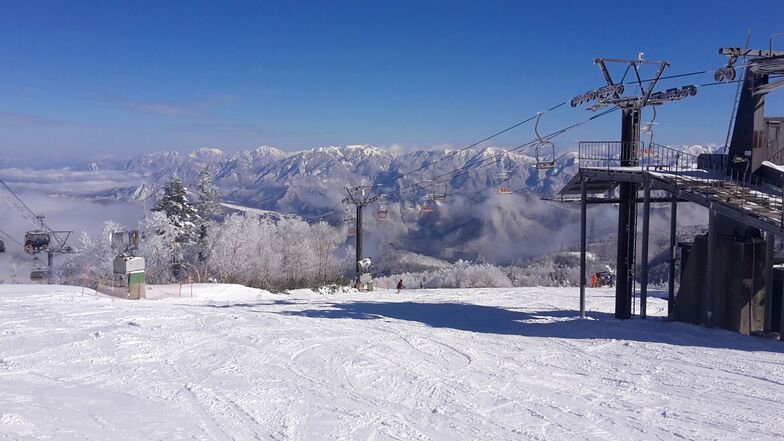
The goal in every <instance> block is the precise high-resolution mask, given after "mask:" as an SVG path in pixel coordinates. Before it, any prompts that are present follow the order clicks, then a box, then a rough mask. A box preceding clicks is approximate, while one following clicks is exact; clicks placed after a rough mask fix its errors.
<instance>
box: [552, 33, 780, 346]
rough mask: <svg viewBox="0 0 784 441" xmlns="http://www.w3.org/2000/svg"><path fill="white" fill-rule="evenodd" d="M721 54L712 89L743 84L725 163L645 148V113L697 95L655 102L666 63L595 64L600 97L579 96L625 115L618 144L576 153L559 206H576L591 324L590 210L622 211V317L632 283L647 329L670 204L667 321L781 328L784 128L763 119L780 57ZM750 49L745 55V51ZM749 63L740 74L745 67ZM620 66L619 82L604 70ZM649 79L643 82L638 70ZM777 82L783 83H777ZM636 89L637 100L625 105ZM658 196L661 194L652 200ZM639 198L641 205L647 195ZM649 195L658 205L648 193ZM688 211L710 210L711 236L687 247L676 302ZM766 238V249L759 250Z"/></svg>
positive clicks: (669, 95)
mask: <svg viewBox="0 0 784 441" xmlns="http://www.w3.org/2000/svg"><path fill="white" fill-rule="evenodd" d="M780 35H781V34H779V35H775V36H773V37H771V40H770V44H769V47H768V49H748V48H745V49H741V48H721V49H719V54H720V55H722V56H724V57H726V62H725V63H724V64H723V65H722V66H721V67H720V68H719V69H718V70H717V71H716V72H715V75H714V79H715V80H716V81H717V82H735V81H736V80H735V78H736V77H740V76H741V75H738V74H739V73H740V72H737V70H738V69H741V68H742V78H740V79H739V80H738V84H739V86H738V91H737V94H736V98H735V102H734V108H733V112H732V120H731V122H730V127H729V130H728V133H727V143H726V145H725V148H724V151H723V152H721V153H713V154H702V155H696V156H695V155H690V154H688V153H686V152H683V151H680V150H677V149H674V148H671V147H667V146H663V145H659V144H655V143H654V142H653V139H652V137H651V140H650V141H649V142H648V145H645V144H644V143H643V142H641V140H640V133H641V125H640V116H641V111H642V110H643V108H645V107H649V106H660V105H662V104H665V103H667V102H670V101H674V100H681V99H684V98H687V97H691V96H694V95H696V93H697V87H696V86H693V85H686V86H682V87H678V88H671V89H666V90H663V91H657V90H656V85H657V83H658V82H659V80H660V79H662V74H663V73H664V71H665V69H666V68H667V67H668V66H669V63H667V62H665V61H657V62H651V61H647V60H645V59H644V58H643V55H642V54H640V55H639V56H638V58H637V59H636V60H619V59H606V58H597V59H596V60H594V61H595V63H596V64H597V65H598V66H599V69H600V71H601V73H602V76H603V77H604V80H605V84H604V85H602V86H601V87H599V88H597V89H594V90H591V91H588V92H586V93H584V94H581V95H578V96H576V97H574V98H573V99H572V100H571V102H570V104H571V105H572V107H577V106H581V105H584V104H586V105H587V109H588V110H592V111H596V110H598V109H601V108H604V107H607V106H617V108H618V109H619V110H620V111H621V112H622V116H621V136H620V140H616V141H584V142H581V143H580V147H579V154H578V159H579V173H578V174H577V175H575V176H574V178H573V179H572V180H571V181H570V182H569V183H567V184H566V185H565V186H564V187H563V188H562V189H561V191H560V197H561V200H562V201H564V202H579V203H580V205H581V258H580V263H581V270H582V272H581V280H580V309H581V314H582V315H583V316H584V315H585V284H586V276H585V269H586V260H585V253H586V223H587V215H586V210H587V206H588V205H589V204H618V207H619V210H618V244H617V264H616V265H617V266H616V277H617V284H616V291H615V300H616V301H615V316H616V317H617V318H620V319H628V318H630V317H631V316H632V313H633V298H634V297H633V296H634V294H635V290H636V285H635V284H636V283H637V282H639V286H640V309H639V314H640V317H641V318H645V317H646V301H647V290H648V286H647V285H648V236H649V229H650V203H651V202H668V203H670V207H671V208H670V223H671V225H670V227H671V228H670V244H669V245H670V246H669V248H670V253H669V255H670V259H669V284H668V315H669V318H670V319H674V320H680V321H686V322H691V323H699V324H704V325H706V326H720V327H723V328H727V329H731V330H735V331H739V332H743V333H756V332H763V333H766V334H768V335H778V333H780V332H781V331H782V329H783V327H782V318H783V317H784V312H783V311H782V309H784V302H782V300H781V297H782V294H781V292H782V290H784V276H782V274H780V273H778V272H777V270H775V269H774V267H773V264H774V241H775V237H779V238H781V237H782V236H784V210H783V209H782V208H783V207H784V161H782V159H784V150H783V149H784V140H782V137H781V132H782V130H781V128H782V127H783V126H782V124H784V118H781V117H773V118H769V117H765V115H764V109H765V106H764V104H765V96H766V95H767V94H768V93H770V92H772V91H774V90H776V89H779V88H782V87H784V80H783V79H781V78H780V76H781V75H784V52H781V51H775V50H773V42H774V38H775V37H778V36H780ZM747 46H748V45H747ZM740 60H743V63H739V61H740ZM611 65H621V66H625V70H624V73H623V76H621V77H620V79H619V80H616V78H614V77H613V76H612V75H611V72H610V70H609V69H608V66H611ZM644 67H648V68H651V67H652V68H654V69H655V72H654V73H653V76H652V77H650V78H646V79H643V78H642V76H641V73H640V71H641V68H644ZM771 76H773V77H774V78H778V79H777V80H776V81H774V82H770V79H771ZM629 89H634V94H628V92H629ZM654 192H655V193H654ZM641 193H642V194H641ZM652 193H653V194H652ZM679 202H692V203H696V204H699V205H701V206H703V207H706V208H707V209H708V210H709V225H708V230H709V232H708V234H707V235H705V236H697V237H695V239H694V241H693V242H691V243H683V244H682V245H683V247H682V248H683V252H682V253H681V274H680V283H679V286H680V287H679V290H678V293H677V298H676V295H675V277H676V274H675V261H676V255H677V251H678V243H677V235H676V219H677V204H678V203H679ZM639 203H642V204H643V205H642V224H643V225H642V228H641V235H640V236H641V242H642V243H641V247H640V262H639V265H637V262H636V261H635V260H636V255H637V244H636V232H637V226H636V217H637V205H638V204H639ZM763 233H764V235H765V239H763V238H762V237H763Z"/></svg>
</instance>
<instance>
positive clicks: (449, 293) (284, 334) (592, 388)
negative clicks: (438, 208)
mask: <svg viewBox="0 0 784 441" xmlns="http://www.w3.org/2000/svg"><path fill="white" fill-rule="evenodd" d="M169 291H170V292H168V291H167V293H168V295H175V294H174V293H176V295H181V296H183V297H174V298H172V297H165V295H164V296H163V297H164V298H159V299H158V300H142V301H128V300H120V299H113V298H107V297H101V296H95V293H94V292H93V291H90V290H85V291H84V292H83V291H82V289H81V288H73V287H61V286H32V285H0V439H14V440H16V439H57V440H70V439H87V440H117V439H123V440H126V439H144V440H177V439H203V440H224V439H236V440H251V439H278V440H280V439H302V440H316V439H363V440H364V439H377V440H380V439H439V440H440V439H450V440H451V439H466V440H468V439H471V440H479V439H481V440H501V439H534V440H544V439H547V440H563V439H566V440H579V439H593V440H610V439H618V440H631V439H635V440H636V439H664V440H670V439H675V438H682V439H728V440H730V439H731V440H736V439H780V437H781V436H782V435H781V434H782V432H784V421H783V420H782V412H781V409H782V407H784V355H783V354H782V351H784V343H779V342H774V341H768V340H763V339H760V338H755V337H745V336H741V335H738V334H733V333H730V332H726V331H721V330H711V329H705V328H701V327H696V326H690V325H685V324H678V323H667V322H664V321H662V320H659V319H649V320H647V321H642V320H639V319H635V320H629V321H624V322H621V321H617V320H615V319H613V318H612V315H611V314H610V312H611V311H612V305H613V297H612V293H611V292H609V291H608V290H602V289H592V290H589V292H588V293H589V297H588V305H589V309H590V310H591V311H592V312H591V313H590V316H591V319H588V320H579V319H577V318H576V312H575V311H574V308H575V306H576V305H577V291H576V290H575V289H555V288H514V289H474V290H460V289H454V290H421V291H419V290H412V291H404V292H403V293H402V294H400V295H398V294H395V293H394V291H377V292H374V293H337V294H321V295H319V294H316V293H313V292H311V291H297V292H294V293H291V294H287V295H283V294H270V293H266V292H263V291H257V290H251V289H248V288H243V287H237V286H229V285H196V286H194V287H193V297H190V295H191V291H190V286H186V287H185V288H184V289H183V290H182V291H180V290H179V289H176V290H174V289H169ZM158 297H161V296H160V295H159V296H158ZM664 307H665V303H664V302H663V301H662V300H659V299H653V300H652V301H651V305H650V306H649V311H652V312H653V314H654V315H656V314H658V315H661V314H662V313H663V312H664Z"/></svg>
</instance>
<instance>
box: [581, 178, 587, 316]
mask: <svg viewBox="0 0 784 441" xmlns="http://www.w3.org/2000/svg"><path fill="white" fill-rule="evenodd" d="M587 186H588V183H587V182H586V178H585V177H584V176H582V177H581V178H580V317H581V318H585V282H586V277H585V271H586V264H585V253H586V248H587V239H586V228H587V223H588V203H587Z"/></svg>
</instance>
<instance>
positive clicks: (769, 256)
mask: <svg viewBox="0 0 784 441" xmlns="http://www.w3.org/2000/svg"><path fill="white" fill-rule="evenodd" d="M775 244H776V236H774V235H773V234H771V233H765V318H764V320H763V324H762V329H763V331H764V332H766V333H767V332H770V331H771V327H772V325H773V323H772V321H773V253H774V246H775Z"/></svg>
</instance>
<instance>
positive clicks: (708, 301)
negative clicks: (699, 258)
mask: <svg viewBox="0 0 784 441" xmlns="http://www.w3.org/2000/svg"><path fill="white" fill-rule="evenodd" d="M716 216H717V214H716V212H715V211H713V207H711V208H710V211H709V212H708V265H707V269H706V271H705V293H704V298H703V304H704V306H703V308H704V310H705V326H707V327H709V328H712V327H713V297H714V296H713V292H714V290H715V284H714V281H713V279H714V272H715V269H716V265H715V262H714V260H715V259H716Z"/></svg>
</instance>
